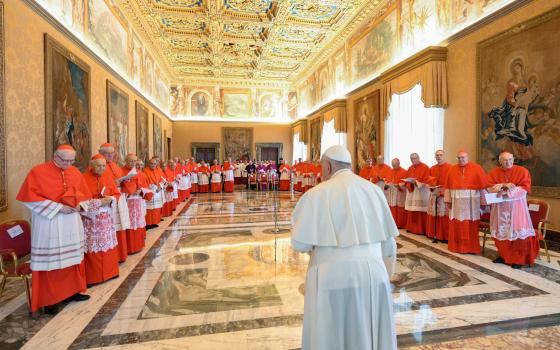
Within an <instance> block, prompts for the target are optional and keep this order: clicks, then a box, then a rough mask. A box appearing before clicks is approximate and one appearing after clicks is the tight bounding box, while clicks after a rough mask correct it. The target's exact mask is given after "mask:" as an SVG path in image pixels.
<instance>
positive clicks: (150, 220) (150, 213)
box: [143, 168, 162, 225]
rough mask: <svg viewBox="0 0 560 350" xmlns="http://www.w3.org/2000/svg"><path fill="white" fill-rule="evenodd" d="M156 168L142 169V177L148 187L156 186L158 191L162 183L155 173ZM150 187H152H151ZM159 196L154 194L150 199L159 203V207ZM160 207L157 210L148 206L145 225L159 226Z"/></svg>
mask: <svg viewBox="0 0 560 350" xmlns="http://www.w3.org/2000/svg"><path fill="white" fill-rule="evenodd" d="M157 170H158V168H155V169H151V168H144V171H143V173H144V177H145V179H146V183H147V185H148V186H152V185H153V186H156V187H157V188H158V189H159V184H160V182H161V181H162V180H161V176H160V173H159V172H158V171H157ZM153 186H152V187H153ZM160 197H161V194H159V193H154V197H153V199H152V201H154V202H155V201H156V200H157V201H158V202H160V203H159V204H160V205H161V199H160ZM158 206H159V205H158ZM161 209H162V208H161V207H159V208H150V206H148V208H147V210H146V225H159V222H160V221H161Z"/></svg>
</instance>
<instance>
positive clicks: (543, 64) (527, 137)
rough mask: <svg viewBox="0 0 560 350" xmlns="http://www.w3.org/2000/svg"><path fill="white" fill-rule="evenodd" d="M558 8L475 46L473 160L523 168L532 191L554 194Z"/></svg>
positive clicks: (557, 190)
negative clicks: (508, 158) (506, 160)
mask: <svg viewBox="0 0 560 350" xmlns="http://www.w3.org/2000/svg"><path fill="white" fill-rule="evenodd" d="M558 57H560V8H556V9H555V10H552V11H550V12H548V13H545V14H544V15H541V16H539V17H536V18H533V19H531V20H529V21H527V22H524V23H521V24H519V25H517V26H516V27H513V28H511V29H509V30H507V31H505V32H502V33H500V34H498V35H496V36H494V37H492V38H490V39H488V40H486V41H484V42H482V43H480V44H479V45H478V47H477V74H478V77H477V82H478V88H477V95H478V96H477V105H478V112H477V113H478V132H477V135H478V143H477V146H478V161H479V163H480V164H481V165H482V166H483V167H484V169H485V170H487V171H489V170H491V169H492V168H494V167H495V166H496V165H497V164H498V156H499V154H500V152H502V151H507V152H510V153H512V154H513V155H514V157H515V163H516V164H518V165H522V166H524V167H526V168H527V169H529V172H530V173H531V178H532V194H533V195H537V196H543V197H554V198H559V197H560V97H559V95H558V93H559V91H560V75H559V74H558V72H560V61H559V60H558Z"/></svg>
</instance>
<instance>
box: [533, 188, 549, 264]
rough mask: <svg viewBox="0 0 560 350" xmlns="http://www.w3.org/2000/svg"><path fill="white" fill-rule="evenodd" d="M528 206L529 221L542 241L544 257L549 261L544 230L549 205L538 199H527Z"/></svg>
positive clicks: (545, 229)
mask: <svg viewBox="0 0 560 350" xmlns="http://www.w3.org/2000/svg"><path fill="white" fill-rule="evenodd" d="M527 205H528V206H529V215H531V221H532V222H533V227H534V228H535V233H536V234H537V237H538V238H539V240H542V241H543V245H544V251H545V254H546V259H547V260H548V262H550V254H549V253H548V244H547V243H546V232H547V229H548V227H547V225H548V223H549V221H548V213H549V211H550V205H549V204H548V202H545V201H543V200H540V199H529V200H528V201H527ZM540 258H541V250H540V249H539V259H540Z"/></svg>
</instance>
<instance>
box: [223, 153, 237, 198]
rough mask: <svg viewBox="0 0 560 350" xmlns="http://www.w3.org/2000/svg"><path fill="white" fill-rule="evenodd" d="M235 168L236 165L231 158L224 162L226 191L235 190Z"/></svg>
mask: <svg viewBox="0 0 560 350" xmlns="http://www.w3.org/2000/svg"><path fill="white" fill-rule="evenodd" d="M234 170H235V166H234V165H233V164H232V163H231V158H228V160H227V161H225V162H224V167H223V168H222V171H223V174H224V192H226V193H231V192H233V188H234V185H235V178H234V176H233V172H234Z"/></svg>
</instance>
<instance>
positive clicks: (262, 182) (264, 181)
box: [258, 173, 270, 191]
mask: <svg viewBox="0 0 560 350" xmlns="http://www.w3.org/2000/svg"><path fill="white" fill-rule="evenodd" d="M258 180H259V188H260V190H261V191H264V187H265V186H266V190H267V191H268V190H269V189H270V188H269V183H268V174H267V173H260V174H259V175H258Z"/></svg>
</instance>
